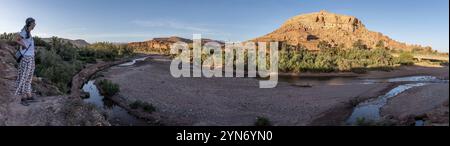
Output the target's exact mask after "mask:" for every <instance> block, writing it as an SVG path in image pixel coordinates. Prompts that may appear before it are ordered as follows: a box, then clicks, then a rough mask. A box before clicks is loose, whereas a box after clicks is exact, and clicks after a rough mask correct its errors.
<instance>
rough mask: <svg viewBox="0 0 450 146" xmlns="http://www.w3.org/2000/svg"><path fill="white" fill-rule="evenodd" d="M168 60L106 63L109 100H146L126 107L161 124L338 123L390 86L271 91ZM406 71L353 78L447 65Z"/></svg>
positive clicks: (289, 85) (251, 82)
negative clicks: (198, 74)
mask: <svg viewBox="0 0 450 146" xmlns="http://www.w3.org/2000/svg"><path fill="white" fill-rule="evenodd" d="M169 64H170V59H167V58H166V59H165V58H164V57H161V56H152V57H151V59H148V60H147V61H144V62H141V63H139V65H135V66H130V67H112V68H110V69H107V70H106V71H105V72H102V74H103V75H104V77H103V78H106V79H109V80H112V81H113V82H114V83H117V84H119V85H120V87H121V92H119V94H118V95H117V96H115V97H114V98H115V99H116V101H118V102H119V103H122V106H124V107H127V105H128V104H129V103H130V102H133V101H136V100H140V101H144V102H148V103H151V104H153V105H154V106H155V107H156V109H157V110H156V112H154V113H152V114H147V115H142V114H141V115H139V112H136V111H134V112H133V111H132V110H129V111H131V113H135V115H138V116H140V117H143V118H146V117H147V118H148V119H153V120H156V121H158V122H161V123H163V124H164V125H253V123H254V122H255V119H256V117H266V118H267V119H269V120H270V121H272V122H273V124H274V125H344V124H345V122H344V121H345V119H346V118H347V117H348V116H349V114H351V112H352V109H353V106H354V104H356V103H354V102H355V101H364V100H367V99H370V98H374V97H378V96H380V95H382V94H384V93H385V92H387V91H388V90H390V89H392V88H393V87H394V86H395V85H396V84H395V83H377V84H336V85H330V84H313V85H312V87H310V88H300V87H296V86H293V85H292V83H289V82H280V83H279V84H278V86H277V87H276V88H274V89H259V88H258V80H256V79H252V78H173V77H172V76H171V75H170V71H169ZM412 68H415V67H412ZM409 69H411V67H409V68H408V67H407V68H405V70H398V71H397V70H395V71H392V72H384V74H382V73H381V72H380V73H378V72H373V73H372V72H369V73H368V74H362V75H360V76H359V77H358V78H367V79H370V78H371V77H372V76H371V74H373V75H374V76H377V77H394V76H403V75H405V76H408V75H425V74H428V73H432V74H430V75H439V77H440V78H448V75H443V74H442V72H445V71H447V72H448V67H447V68H444V69H441V68H436V69H437V70H434V71H429V70H427V69H422V70H419V71H417V72H413V73H411V72H409V71H408V70H409ZM413 70H414V69H413ZM372 78H373V77H372ZM114 98H113V99H114ZM119 100H120V101H119ZM337 113H338V114H337Z"/></svg>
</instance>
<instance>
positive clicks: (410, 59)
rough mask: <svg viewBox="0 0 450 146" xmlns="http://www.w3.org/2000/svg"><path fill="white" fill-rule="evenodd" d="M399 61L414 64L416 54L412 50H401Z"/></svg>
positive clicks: (402, 63)
mask: <svg viewBox="0 0 450 146" xmlns="http://www.w3.org/2000/svg"><path fill="white" fill-rule="evenodd" d="M397 63H398V64H401V65H413V64H414V56H413V54H412V53H411V52H405V51H404V52H401V53H400V55H399V57H398V58H397Z"/></svg>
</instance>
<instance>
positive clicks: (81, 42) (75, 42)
mask: <svg viewBox="0 0 450 146" xmlns="http://www.w3.org/2000/svg"><path fill="white" fill-rule="evenodd" d="M61 39H62V40H63V41H64V42H65V43H67V42H69V43H71V44H73V45H75V46H76V47H86V46H88V45H90V44H89V43H88V42H87V41H85V40H82V39H77V40H71V39H65V38H61ZM42 40H43V41H45V42H47V43H49V42H51V40H52V38H42Z"/></svg>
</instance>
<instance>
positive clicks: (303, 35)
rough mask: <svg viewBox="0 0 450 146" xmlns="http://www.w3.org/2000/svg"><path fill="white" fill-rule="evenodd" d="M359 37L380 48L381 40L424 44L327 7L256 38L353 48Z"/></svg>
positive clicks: (312, 47) (400, 46) (388, 44)
mask: <svg viewBox="0 0 450 146" xmlns="http://www.w3.org/2000/svg"><path fill="white" fill-rule="evenodd" d="M358 40H362V41H363V43H364V44H365V45H367V46H368V47H370V48H376V45H377V44H378V42H380V41H381V42H383V44H384V46H385V47H387V48H390V49H402V50H411V49H413V48H422V47H421V46H417V45H407V44H405V43H401V42H397V41H395V40H392V39H391V38H389V37H387V36H385V35H383V34H381V33H378V32H373V31H369V30H368V29H367V28H366V27H365V25H364V24H363V23H362V22H361V21H360V20H359V19H358V18H356V17H353V16H346V15H339V14H333V13H330V12H327V11H320V12H317V13H310V14H303V15H298V16H295V17H293V18H291V19H289V20H287V21H286V22H285V23H284V24H283V25H282V26H281V27H280V28H278V29H277V30H275V31H273V32H271V33H269V34H267V35H265V36H262V37H259V38H256V39H253V40H252V41H263V42H267V41H280V42H285V43H287V44H289V45H294V46H300V45H302V46H305V47H306V48H308V49H310V50H318V48H317V45H318V43H319V42H320V41H326V42H328V43H330V44H332V45H343V47H345V48H350V47H352V45H353V43H354V42H356V41H358Z"/></svg>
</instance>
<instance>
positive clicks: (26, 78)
mask: <svg viewBox="0 0 450 146" xmlns="http://www.w3.org/2000/svg"><path fill="white" fill-rule="evenodd" d="M19 35H20V37H22V42H23V43H24V44H25V45H26V46H29V47H28V50H27V49H26V48H22V49H21V53H22V54H23V58H22V60H21V61H20V63H19V68H18V74H17V80H16V92H15V95H24V94H30V95H31V92H32V88H31V83H32V80H33V74H34V68H35V64H34V55H35V54H34V49H35V46H34V40H33V37H32V36H31V35H30V36H29V37H27V35H28V34H27V32H26V31H25V29H22V31H21V32H20V33H19Z"/></svg>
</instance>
